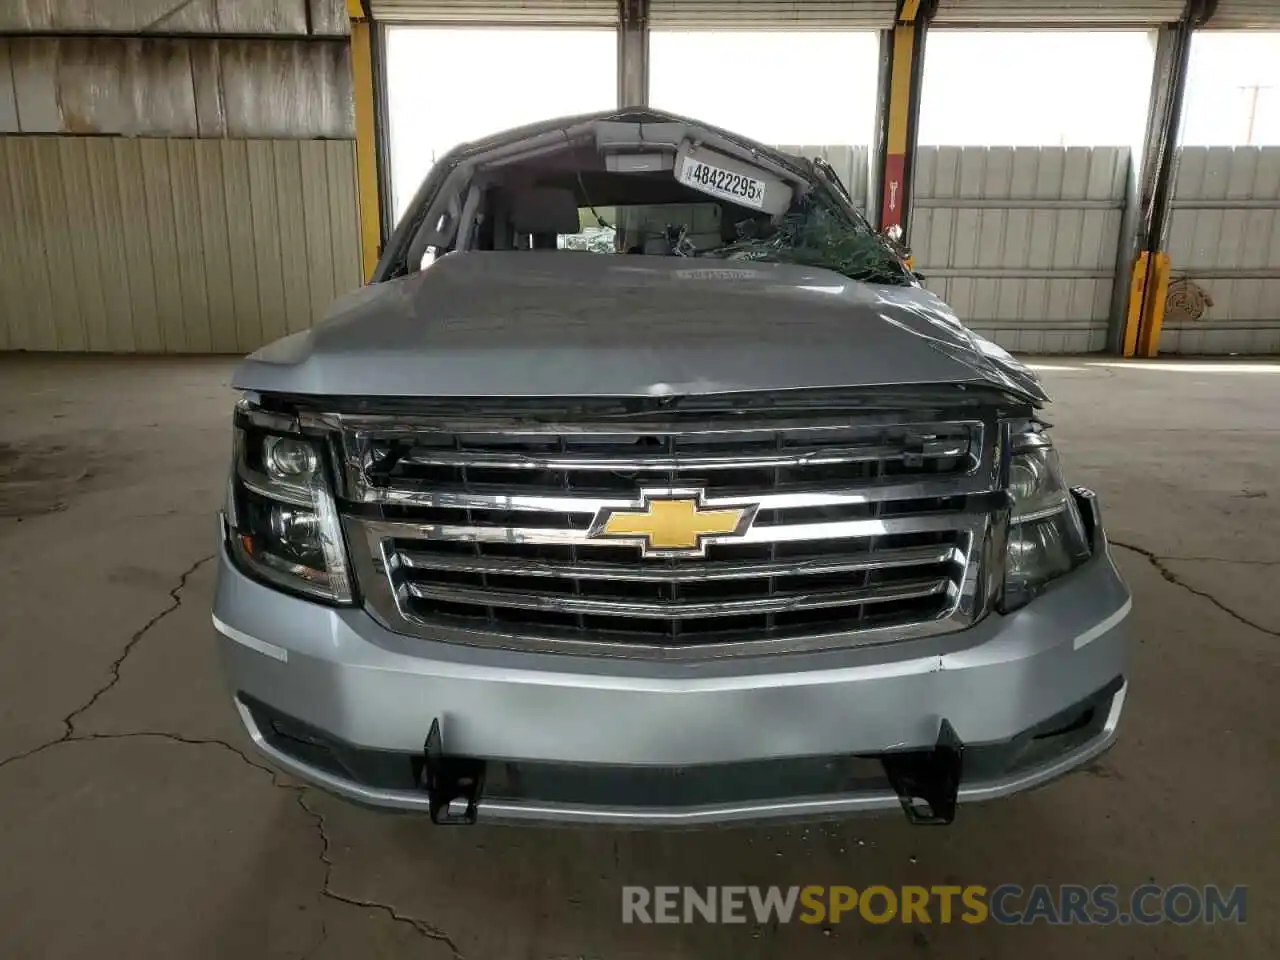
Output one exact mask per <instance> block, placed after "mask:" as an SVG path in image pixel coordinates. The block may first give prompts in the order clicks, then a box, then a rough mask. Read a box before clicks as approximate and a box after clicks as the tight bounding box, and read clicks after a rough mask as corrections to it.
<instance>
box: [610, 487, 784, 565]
mask: <svg viewBox="0 0 1280 960" xmlns="http://www.w3.org/2000/svg"><path fill="white" fill-rule="evenodd" d="M758 509H759V504H755V503H722V502H718V501H714V500H707V498H706V497H705V496H704V494H703V492H702V491H701V490H662V491H650V490H646V491H642V492H641V494H640V502H639V503H637V504H627V505H626V506H616V507H602V508H601V509H600V511H599V513H597V514H596V518H595V520H594V521H593V522H592V524H591V529H590V531H589V532H588V534H587V536H589V537H592V538H594V539H602V540H616V541H619V542H630V543H634V544H636V545H638V546H639V547H640V550H641V553H642V555H643V556H646V557H701V556H703V555H704V554H705V553H706V549H707V544H708V543H710V542H714V541H716V540H720V539H723V538H728V537H740V536H742V535H743V534H745V533H746V532H747V530H748V529H750V527H751V521H752V520H753V519H755V515H756V511H757V510H758Z"/></svg>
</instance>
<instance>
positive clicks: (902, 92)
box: [874, 0, 937, 244]
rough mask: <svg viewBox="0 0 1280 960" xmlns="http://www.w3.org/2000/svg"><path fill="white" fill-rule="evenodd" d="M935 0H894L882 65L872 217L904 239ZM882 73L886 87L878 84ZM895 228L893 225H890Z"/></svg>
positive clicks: (886, 230) (879, 224)
mask: <svg viewBox="0 0 1280 960" xmlns="http://www.w3.org/2000/svg"><path fill="white" fill-rule="evenodd" d="M936 6H937V0H898V12H897V18H896V20H895V22H894V27H893V32H892V34H891V37H890V40H889V44H888V46H889V56H888V65H887V69H886V70H885V71H884V72H882V86H881V89H880V104H881V108H880V114H881V116H882V126H881V131H880V138H879V143H878V144H877V147H878V149H877V157H876V161H877V162H876V169H877V171H878V175H879V181H880V182H879V184H875V185H874V186H876V187H877V189H876V191H875V192H876V194H877V195H878V196H879V207H878V209H877V218H876V222H877V225H878V226H879V228H880V230H881V231H884V232H887V233H890V234H891V235H892V234H894V233H896V232H898V231H901V242H902V243H904V244H905V243H906V242H907V235H906V234H907V227H908V226H909V223H910V220H909V216H910V210H911V168H912V162H913V159H914V156H915V151H916V135H917V127H918V120H919V116H920V84H921V78H922V76H923V71H924V38H925V32H926V30H927V29H928V24H929V18H930V17H931V16H932V15H933V11H934V9H935V8H936ZM886 77H887V80H888V87H887V89H886V88H885V87H884V86H883V80H884V79H885V78H886ZM895 228H896V229H895Z"/></svg>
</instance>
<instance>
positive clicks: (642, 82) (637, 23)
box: [618, 0, 649, 107]
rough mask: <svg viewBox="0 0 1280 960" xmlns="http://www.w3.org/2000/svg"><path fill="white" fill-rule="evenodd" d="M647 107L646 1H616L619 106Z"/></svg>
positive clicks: (647, 14) (647, 29)
mask: <svg viewBox="0 0 1280 960" xmlns="http://www.w3.org/2000/svg"><path fill="white" fill-rule="evenodd" d="M648 103H649V0H618V106H620V107H643V106H646V105H647V104H648Z"/></svg>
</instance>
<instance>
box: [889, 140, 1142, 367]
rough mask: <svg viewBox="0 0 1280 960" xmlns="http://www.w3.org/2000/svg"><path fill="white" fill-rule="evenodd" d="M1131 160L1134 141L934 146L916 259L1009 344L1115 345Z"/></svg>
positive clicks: (972, 322) (921, 202)
mask: <svg viewBox="0 0 1280 960" xmlns="http://www.w3.org/2000/svg"><path fill="white" fill-rule="evenodd" d="M1129 163H1130V157H1129V150H1128V149H1127V148H1124V147H1093V148H1087V147H1078V148H1077V147H923V148H921V150H920V153H919V154H918V156H917V159H916V174H915V197H914V200H913V203H914V208H913V214H912V229H911V247H912V250H913V251H914V253H915V257H916V269H917V270H918V271H920V272H921V273H923V274H924V275H925V277H926V278H927V282H928V286H929V288H930V289H931V290H933V291H934V292H936V293H937V294H938V295H939V296H940V297H942V298H943V299H944V300H946V301H947V302H948V303H950V304H951V306H952V307H953V308H955V311H956V313H957V315H958V316H959V317H960V318H961V320H963V321H964V322H965V323H966V324H967V325H969V326H970V327H972V328H973V329H974V330H976V331H978V332H979V333H982V334H983V335H984V336H986V337H988V338H990V339H992V340H994V341H995V342H996V343H998V344H1000V345H1001V346H1002V347H1004V348H1006V349H1008V350H1017V351H1023V352H1028V353H1075V352H1085V351H1091V350H1102V349H1105V347H1106V343H1107V329H1108V322H1109V319H1110V317H1111V316H1112V313H1113V310H1112V292H1113V288H1114V284H1115V273H1116V258H1117V252H1118V244H1119V240H1120V232H1121V221H1122V219H1123V208H1124V203H1125V197H1126V192H1127V185H1128V177H1129Z"/></svg>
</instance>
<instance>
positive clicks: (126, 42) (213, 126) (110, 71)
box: [0, 37, 355, 139]
mask: <svg viewBox="0 0 1280 960" xmlns="http://www.w3.org/2000/svg"><path fill="white" fill-rule="evenodd" d="M354 109H355V108H354V106H353V100H352V93H351V63H350V56H349V53H348V48H347V41H345V40H228V39H212V38H210V39H178V38H171V37H13V38H9V39H4V38H0V133H68V134H101V133H107V134H119V135H122V136H152V137H343V138H348V139H350V138H353V137H354V136H355V112H354Z"/></svg>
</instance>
